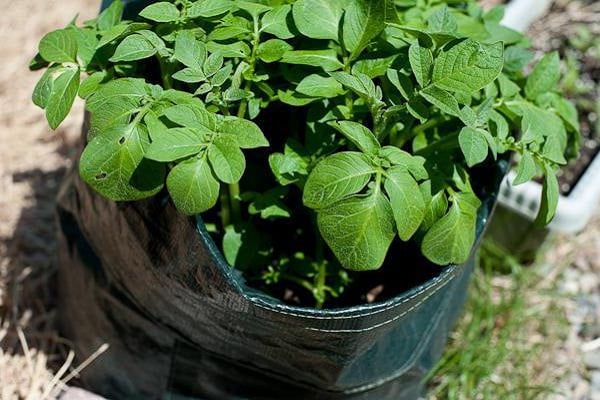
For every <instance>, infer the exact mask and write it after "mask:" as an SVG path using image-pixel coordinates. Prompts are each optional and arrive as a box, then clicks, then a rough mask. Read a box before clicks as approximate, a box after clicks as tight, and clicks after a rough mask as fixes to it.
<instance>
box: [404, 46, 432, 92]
mask: <svg viewBox="0 0 600 400" xmlns="http://www.w3.org/2000/svg"><path fill="white" fill-rule="evenodd" d="M408 58H409V60H410V66H411V68H412V71H413V73H414V74H415V78H417V82H419V85H420V86H421V87H425V86H427V85H428V84H429V80H430V77H431V69H432V67H433V55H432V54H431V50H429V49H427V48H425V47H421V46H419V43H418V42H415V43H413V44H412V45H411V46H410V48H409V50H408Z"/></svg>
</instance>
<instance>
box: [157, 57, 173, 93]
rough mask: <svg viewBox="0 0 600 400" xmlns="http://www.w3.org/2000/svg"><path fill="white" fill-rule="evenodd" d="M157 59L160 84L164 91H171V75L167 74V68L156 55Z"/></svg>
mask: <svg viewBox="0 0 600 400" xmlns="http://www.w3.org/2000/svg"><path fill="white" fill-rule="evenodd" d="M156 58H157V59H158V65H159V66H160V76H161V78H162V83H163V86H164V87H165V89H173V85H172V84H171V75H170V74H169V72H170V71H169V66H168V65H167V64H166V63H165V61H164V60H163V59H162V57H161V56H159V55H158V54H157V55H156Z"/></svg>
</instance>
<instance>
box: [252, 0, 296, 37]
mask: <svg viewBox="0 0 600 400" xmlns="http://www.w3.org/2000/svg"><path fill="white" fill-rule="evenodd" d="M291 12H292V6H291V5H289V4H283V5H281V6H278V7H275V8H273V9H272V10H271V11H269V12H267V13H266V14H265V15H263V17H262V20H261V28H260V30H261V32H266V33H270V34H271V35H274V36H277V37H278V38H279V39H291V38H293V37H294V33H292V31H291V29H290V27H289V26H288V17H289V16H290V15H291Z"/></svg>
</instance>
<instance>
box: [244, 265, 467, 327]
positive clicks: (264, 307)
mask: <svg viewBox="0 0 600 400" xmlns="http://www.w3.org/2000/svg"><path fill="white" fill-rule="evenodd" d="M455 268H462V267H455ZM452 272H453V271H450V272H448V274H450V273H452ZM454 276H456V275H454ZM450 279H451V278H450V277H449V278H448V279H445V280H443V281H442V278H441V277H440V279H439V280H440V281H441V282H439V283H438V284H437V285H434V286H433V291H432V293H431V294H429V295H427V296H426V297H425V298H424V299H423V300H421V301H420V302H419V303H418V304H415V305H413V306H412V307H410V308H409V309H408V310H407V311H405V312H404V313H403V314H402V315H405V314H406V313H407V312H409V311H410V310H412V309H414V308H415V307H416V306H418V305H420V304H421V303H422V302H423V301H425V300H426V299H428V298H429V297H430V296H431V295H433V294H434V293H436V292H437V291H438V290H440V289H441V288H443V287H444V286H446V285H447V284H448V283H449V282H450ZM428 290H432V287H431V286H429V287H426V288H423V289H420V290H419V291H418V292H415V293H414V294H413V295H411V296H410V297H408V298H406V299H404V300H403V302H408V301H411V300H413V299H415V298H416V297H418V296H420V295H422V294H423V293H425V292H426V291H428ZM253 304H254V305H255V306H257V307H259V308H262V309H264V310H268V311H277V312H278V313H280V314H283V315H289V316H293V317H301V318H306V319H313V320H341V319H350V318H353V317H368V316H372V315H375V314H379V313H383V312H386V311H389V310H391V309H393V308H396V307H398V306H399V305H401V304H398V303H397V304H390V305H388V306H385V307H384V308H381V309H378V310H374V311H369V312H366V313H362V314H359V315H330V316H319V315H314V316H313V315H305V314H299V313H294V312H290V311H285V310H282V309H280V308H278V307H269V306H265V305H263V304H260V302H253ZM397 318H398V317H396V318H394V319H397ZM394 319H392V320H390V321H393V320H394ZM390 321H387V322H390ZM387 322H384V323H383V324H385V323H387ZM307 329H310V328H307ZM323 332H325V331H323ZM331 332H343V331H342V330H332V331H331ZM350 332H358V331H354V330H352V331H350Z"/></svg>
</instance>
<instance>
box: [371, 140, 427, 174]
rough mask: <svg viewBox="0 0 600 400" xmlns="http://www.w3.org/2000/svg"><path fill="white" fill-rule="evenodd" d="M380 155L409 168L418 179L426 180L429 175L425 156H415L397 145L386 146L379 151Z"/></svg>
mask: <svg viewBox="0 0 600 400" xmlns="http://www.w3.org/2000/svg"><path fill="white" fill-rule="evenodd" d="M379 156H380V157H383V158H385V159H386V160H387V161H389V162H390V163H391V164H392V165H399V166H402V167H403V168H404V169H406V170H408V172H410V173H411V175H412V176H414V177H415V179H417V180H425V179H427V178H428V177H429V174H428V173H427V170H426V169H425V167H424V165H425V158H423V157H421V156H413V155H411V154H410V153H407V152H406V151H404V150H400V149H399V148H397V147H395V146H384V147H382V148H381V150H380V151H379Z"/></svg>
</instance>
